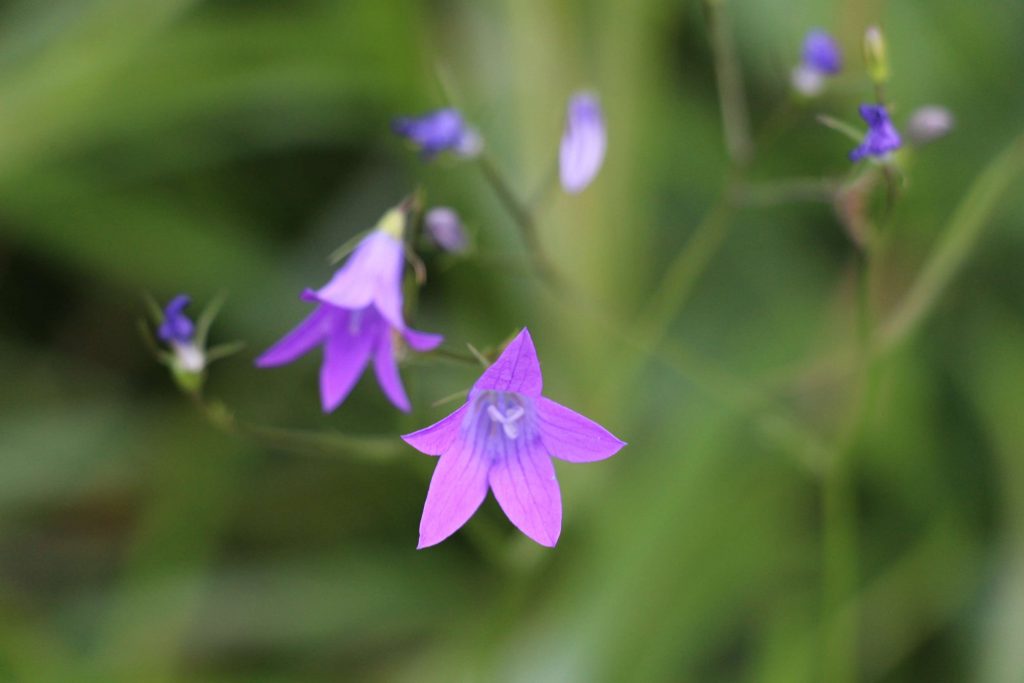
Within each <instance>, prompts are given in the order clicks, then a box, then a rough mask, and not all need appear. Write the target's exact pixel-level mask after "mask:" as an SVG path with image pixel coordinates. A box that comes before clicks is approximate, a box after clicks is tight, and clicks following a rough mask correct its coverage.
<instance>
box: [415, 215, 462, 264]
mask: <svg viewBox="0 0 1024 683" xmlns="http://www.w3.org/2000/svg"><path fill="white" fill-rule="evenodd" d="M423 225H424V227H425V228H426V229H427V234H428V235H429V236H430V239H431V240H432V241H433V242H434V244H436V245H437V246H438V247H440V248H441V249H443V250H444V251H450V252H452V253H454V254H458V253H461V252H463V251H465V250H466V247H467V246H469V240H468V239H467V237H466V231H465V229H464V228H463V227H462V221H461V220H460V219H459V214H457V213H456V212H455V210H454V209H451V208H449V207H447V206H435V207H434V208H432V209H430V210H429V211H427V215H426V216H424V218H423Z"/></svg>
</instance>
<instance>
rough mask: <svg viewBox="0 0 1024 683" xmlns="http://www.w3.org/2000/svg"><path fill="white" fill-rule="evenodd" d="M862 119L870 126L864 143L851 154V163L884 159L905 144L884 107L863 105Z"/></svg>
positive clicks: (861, 110) (861, 108) (861, 109)
mask: <svg viewBox="0 0 1024 683" xmlns="http://www.w3.org/2000/svg"><path fill="white" fill-rule="evenodd" d="M860 117H861V118H862V119H864V121H865V122H866V123H867V124H868V132H867V133H866V134H865V135H864V141H863V142H862V143H861V144H860V145H859V146H858V147H856V148H855V149H853V150H852V151H851V152H850V161H860V160H861V159H863V158H864V157H866V156H873V157H883V156H885V155H887V154H888V153H889V152H892V151H894V150H897V149H899V148H900V145H902V144H903V141H902V140H901V139H900V134H899V132H897V130H896V127H895V126H893V125H892V121H890V120H889V114H888V112H886V110H885V107H884V106H882V105H880V104H862V105H861V106H860Z"/></svg>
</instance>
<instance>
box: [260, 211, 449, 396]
mask: <svg viewBox="0 0 1024 683" xmlns="http://www.w3.org/2000/svg"><path fill="white" fill-rule="evenodd" d="M403 258H404V255H403V245H402V242H401V240H400V239H398V238H396V237H394V236H393V235H390V234H388V233H387V232H385V231H384V230H374V231H373V232H371V233H370V234H369V235H368V236H367V237H366V238H364V239H363V241H362V242H360V243H359V246H357V247H356V249H355V252H353V254H352V256H351V257H350V258H349V260H348V262H347V263H346V264H345V265H344V266H343V267H342V268H341V269H340V270H338V272H337V273H335V275H334V277H333V278H331V281H330V282H328V283H327V284H326V285H325V286H324V287H322V288H320V289H319V290H317V291H312V290H306V292H304V293H303V295H302V298H303V299H306V300H307V301H317V302H319V304H320V305H319V306H317V308H316V309H315V310H314V311H313V312H312V313H311V314H309V316H307V317H306V319H305V320H303V321H302V322H301V323H299V325H298V326H297V327H296V328H295V329H293V330H292V331H291V332H289V333H288V334H287V335H285V337H284V338H282V339H281V340H280V341H279V342H277V343H276V344H274V345H273V346H272V347H270V348H269V349H267V351H265V352H264V353H263V355H261V356H260V357H259V358H257V359H256V365H257V366H258V367H261V368H268V367H274V366H277V365H283V364H285V363H290V362H292V361H293V360H295V359H296V358H298V357H299V356H301V355H303V354H305V353H306V352H308V351H309V350H311V349H312V348H313V347H314V346H318V345H320V344H323V346H324V360H323V364H322V365H321V366H320V400H321V404H322V406H323V410H324V412H331V411H332V410H334V409H335V408H337V407H338V406H339V405H341V403H342V401H344V400H345V398H346V397H347V396H348V394H349V392H351V391H352V388H353V387H354V386H355V383H356V381H357V380H358V379H359V377H360V375H362V374H363V370H364V369H365V368H366V365H367V364H368V363H369V361H370V357H371V356H372V357H373V367H374V370H375V372H376V375H377V381H378V382H379V383H380V386H381V389H383V390H384V393H385V395H387V397H388V399H390V401H391V402H392V403H393V404H394V405H395V406H396V407H397V408H398V409H400V410H403V411H406V412H408V411H409V410H410V405H409V398H408V397H407V396H406V393H405V388H404V387H403V386H402V379H401V377H400V376H399V374H398V363H397V360H396V358H395V347H394V343H395V337H396V335H395V334H393V333H397V334H401V335H402V336H403V337H404V338H405V341H406V342H407V343H408V344H409V346H410V347H411V348H413V349H414V350H416V351H429V350H430V349H433V348H434V347H436V346H437V345H438V344H440V343H441V340H442V337H441V336H439V335H436V334H428V333H425V332H417V331H415V330H412V329H409V328H408V327H406V325H405V321H404V320H403V319H402V265H403Z"/></svg>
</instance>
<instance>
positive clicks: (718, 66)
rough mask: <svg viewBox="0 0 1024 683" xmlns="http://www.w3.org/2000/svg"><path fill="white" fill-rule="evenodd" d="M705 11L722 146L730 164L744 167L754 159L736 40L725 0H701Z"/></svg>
mask: <svg viewBox="0 0 1024 683" xmlns="http://www.w3.org/2000/svg"><path fill="white" fill-rule="evenodd" d="M704 8H705V15H706V20H707V24H708V33H709V36H710V40H711V56H712V59H713V60H714V63H715V78H716V80H717V82H718V100H719V104H720V108H721V111H722V128H723V129H724V131H725V146H726V149H727V150H728V152H729V158H730V159H731V160H732V163H733V165H734V166H737V167H745V166H748V165H749V164H750V162H751V161H752V160H753V158H754V141H753V137H752V135H751V132H750V115H749V113H748V110H747V97H746V94H745V93H744V90H743V74H742V71H741V70H740V60H739V56H738V55H737V53H736V41H735V39H734V37H733V34H732V26H730V24H729V19H728V17H727V16H726V14H725V0H704Z"/></svg>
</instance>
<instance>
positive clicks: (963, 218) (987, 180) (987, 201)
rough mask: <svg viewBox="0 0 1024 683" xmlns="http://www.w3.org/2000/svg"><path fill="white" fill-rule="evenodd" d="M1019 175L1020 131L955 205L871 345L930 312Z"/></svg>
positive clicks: (896, 335) (886, 346)
mask: <svg viewBox="0 0 1024 683" xmlns="http://www.w3.org/2000/svg"><path fill="white" fill-rule="evenodd" d="M1022 171H1024V133H1022V134H1020V135H1018V136H1017V137H1016V138H1015V139H1014V140H1013V141H1012V142H1011V143H1010V144H1009V146H1008V147H1007V148H1006V150H1004V151H1003V152H1002V153H1001V154H999V155H998V156H997V157H996V158H995V159H994V160H993V161H992V162H990V163H989V165H988V167H986V168H985V170H984V171H982V173H981V174H980V175H979V176H978V178H977V179H976V180H975V181H974V183H973V184H972V185H971V187H970V189H969V190H968V191H967V194H966V195H965V196H964V198H963V199H962V200H961V202H960V204H959V205H958V206H957V208H956V211H954V213H953V216H952V217H951V218H950V220H949V223H947V225H946V228H945V230H943V231H942V237H941V238H940V241H939V244H938V246H937V247H936V248H935V250H934V252H933V254H932V256H931V257H930V258H929V259H928V261H927V263H926V264H925V266H924V267H923V268H922V270H921V274H920V275H919V276H918V278H917V279H916V280H915V281H914V284H913V285H912V286H911V287H910V291H909V292H908V293H907V295H906V296H905V297H904V298H903V300H902V301H901V302H900V304H899V305H898V306H897V308H896V310H895V312H894V313H893V314H892V315H891V316H890V317H889V319H888V322H887V323H886V324H885V326H884V327H883V328H882V329H881V331H880V333H879V339H878V343H877V345H876V346H877V347H878V350H879V351H881V352H887V351H889V350H891V349H892V348H894V347H896V346H898V345H899V344H900V343H901V342H902V341H903V340H905V339H906V338H907V337H909V336H910V335H911V334H912V333H913V331H914V330H915V329H916V328H917V327H918V326H919V325H920V324H921V322H922V321H923V320H924V319H925V318H926V317H927V316H928V314H929V313H930V312H931V311H932V309H933V308H934V307H935V304H936V303H937V302H938V300H939V297H940V296H941V295H942V293H943V292H944V291H945V290H946V288H947V287H948V286H949V283H950V282H951V281H952V280H953V278H954V277H955V276H956V274H957V272H958V271H959V270H960V268H962V267H963V264H964V262H965V261H966V260H967V257H968V255H969V254H970V253H971V250H972V249H973V248H974V245H975V243H977V241H978V238H979V236H980V235H981V232H982V230H983V229H984V227H985V225H986V224H987V223H988V222H989V221H990V220H991V218H992V214H993V213H994V212H995V209H996V208H997V207H998V205H999V201H1000V200H1001V199H1002V198H1003V196H1004V195H1005V194H1006V193H1007V191H1008V190H1009V189H1010V188H1011V187H1012V186H1013V183H1014V181H1015V180H1016V179H1017V178H1018V176H1019V175H1020V174H1021V172H1022Z"/></svg>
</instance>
